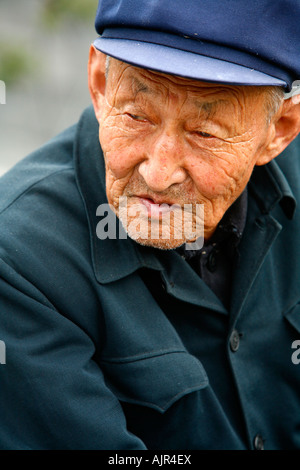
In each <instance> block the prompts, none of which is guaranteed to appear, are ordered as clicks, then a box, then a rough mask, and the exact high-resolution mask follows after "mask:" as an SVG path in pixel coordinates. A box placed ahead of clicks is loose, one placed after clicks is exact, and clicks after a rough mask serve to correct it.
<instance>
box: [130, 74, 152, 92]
mask: <svg viewBox="0 0 300 470" xmlns="http://www.w3.org/2000/svg"><path fill="white" fill-rule="evenodd" d="M132 90H133V92H134V94H135V95H137V94H138V93H141V92H142V93H149V94H151V95H154V94H156V92H155V90H153V89H152V88H149V87H148V86H147V85H146V83H143V82H141V81H140V80H139V79H138V78H136V77H132Z"/></svg>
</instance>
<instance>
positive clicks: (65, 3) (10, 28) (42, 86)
mask: <svg viewBox="0 0 300 470" xmlns="http://www.w3.org/2000/svg"><path fill="white" fill-rule="evenodd" d="M97 5H98V0H0V80H2V81H3V82H4V83H5V86H6V96H5V98H6V100H5V101H6V104H0V175H1V174H3V173H4V172H5V171H7V170H8V169H9V168H11V167H12V166H13V165H14V164H15V163H16V162H17V161H18V160H20V159H22V158H23V157H24V156H26V155H27V154H28V153H30V152H31V151H33V150H35V149H36V148H38V147H39V146H40V145H42V144H43V143H45V142H46V141H47V140H49V139H50V138H51V137H53V136H55V135H56V134H57V133H59V132H60V131H62V130H64V129H65V128H66V127H68V126H70V125H72V124H74V123H75V122H77V120H78V118H79V116H80V114H81V113H82V111H83V110H84V108H85V107H87V106H89V105H90V103H91V100H90V96H89V92H88V86H87V60H88V53H89V47H90V44H91V43H92V42H93V40H94V39H95V38H96V36H97V33H96V32H95V29H94V19H95V15H96V10H97ZM0 98H1V97H0ZM2 101H3V100H2ZM0 102H1V100H0Z"/></svg>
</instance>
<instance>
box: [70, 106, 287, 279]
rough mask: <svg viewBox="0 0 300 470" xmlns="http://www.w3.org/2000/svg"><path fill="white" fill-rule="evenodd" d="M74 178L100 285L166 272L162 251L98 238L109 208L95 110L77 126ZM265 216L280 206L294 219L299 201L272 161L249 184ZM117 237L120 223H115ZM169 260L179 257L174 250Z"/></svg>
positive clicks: (88, 110)
mask: <svg viewBox="0 0 300 470" xmlns="http://www.w3.org/2000/svg"><path fill="white" fill-rule="evenodd" d="M74 160H75V175H76V181H77V185H78V188H79V191H80V194H81V197H82V199H83V202H84V205H85V209H86V213H87V219H88V224H89V233H90V244H91V256H92V262H93V266H94V271H95V276H96V278H97V280H98V282H100V283H102V284H105V283H109V282H113V281H117V280H119V279H122V278H123V277H125V276H128V275H129V274H131V273H133V272H135V271H136V270H137V269H139V268H141V267H148V268H150V269H155V270H159V271H163V270H164V269H165V267H164V265H163V264H162V262H161V260H160V259H161V258H165V255H164V256H163V257H161V256H159V254H161V252H160V250H157V249H155V248H149V247H144V246H141V245H138V244H137V243H135V242H134V241H133V240H131V239H130V238H129V237H127V238H125V239H119V238H118V237H116V239H109V238H106V239H105V240H104V241H103V240H100V239H99V238H98V237H97V234H96V229H97V225H98V223H99V220H100V219H99V216H97V214H96V212H97V208H98V206H99V205H101V204H107V198H106V191H105V165H104V159H103V154H102V150H101V147H100V144H99V125H98V122H97V120H96V117H95V114H94V110H93V108H92V106H91V107H89V108H87V109H86V110H85V111H84V113H83V114H82V116H81V119H80V121H79V123H78V126H77V133H76V137H75V145H74ZM249 187H250V188H251V190H252V192H253V194H254V196H255V197H256V199H257V201H258V204H259V206H260V209H261V211H262V213H269V212H270V211H271V210H272V209H273V208H274V206H275V205H276V204H278V203H280V205H281V207H282V209H283V211H284V212H285V214H286V216H287V217H288V218H292V216H293V213H294V210H295V206H296V201H295V198H294V196H293V193H292V191H291V188H290V186H289V184H288V181H287V179H286V178H285V176H284V174H283V173H282V171H281V170H280V168H279V166H278V165H277V163H276V162H275V161H274V160H273V161H272V162H271V163H269V164H268V165H265V166H262V167H256V168H255V170H254V172H253V175H252V177H251V181H250V183H249ZM116 229H117V230H116V233H118V229H119V223H118V221H116ZM167 256H168V257H169V256H170V257H172V256H178V255H177V253H175V250H172V251H171V252H170V253H169V254H168V255H167Z"/></svg>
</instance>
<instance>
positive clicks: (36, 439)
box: [0, 260, 145, 450]
mask: <svg viewBox="0 0 300 470" xmlns="http://www.w3.org/2000/svg"><path fill="white" fill-rule="evenodd" d="M0 340H1V341H2V342H3V343H4V344H5V350H6V363H5V364H3V363H2V364H0V402H1V407H0V422H1V426H0V448H1V449H7V450H9V449H12V450H23V449H33V450H42V449H43V450H47V449H50V450H55V449H73V450H79V449H80V450H81V449H95V450H97V449H106V450H111V449H118V450H121V449H125V450H129V449H130V450H132V449H135V450H137V449H145V445H144V444H143V442H142V441H141V440H140V439H139V438H137V437H136V436H134V435H132V434H131V433H130V432H128V430H127V429H126V422H125V417H124V414H123V412H122V407H121V405H120V403H119V401H118V400H117V398H116V397H115V396H114V395H113V393H112V392H111V391H110V390H109V388H108V387H107V386H106V385H105V380H104V377H103V374H102V372H101V369H100V368H99V366H98V365H97V363H96V362H95V361H94V360H93V356H94V353H95V350H94V345H93V342H92V341H91V339H90V337H89V336H88V335H87V334H86V333H85V332H84V331H83V330H82V329H81V328H79V327H78V326H77V325H76V324H75V323H73V322H72V321H70V320H69V319H68V318H66V317H65V316H63V314H61V313H60V312H58V311H57V310H56V309H55V306H53V305H51V303H50V302H49V301H48V299H47V298H46V297H45V296H44V295H43V294H42V293H41V292H40V291H38V290H37V289H36V288H35V287H34V286H33V285H32V284H30V283H29V282H28V281H26V280H25V279H24V278H23V277H22V276H20V275H19V274H18V273H16V272H15V271H14V270H13V269H12V268H11V267H10V266H8V265H7V264H6V263H5V262H3V261H2V260H0ZM3 343H1V344H2V345H3ZM2 362H3V361H2Z"/></svg>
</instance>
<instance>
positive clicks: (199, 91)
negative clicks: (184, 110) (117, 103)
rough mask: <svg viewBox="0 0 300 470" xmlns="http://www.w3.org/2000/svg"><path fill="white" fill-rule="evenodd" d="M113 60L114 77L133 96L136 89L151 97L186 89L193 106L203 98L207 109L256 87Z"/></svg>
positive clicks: (209, 109)
mask: <svg viewBox="0 0 300 470" xmlns="http://www.w3.org/2000/svg"><path fill="white" fill-rule="evenodd" d="M113 60H114V66H115V67H116V68H117V70H116V72H117V76H116V80H118V81H121V82H123V83H124V82H125V83H126V84H127V87H128V90H130V91H131V92H132V93H133V94H134V95H135V96H137V95H138V94H139V93H141V94H144V95H150V96H153V97H154V96H158V95H160V94H164V93H167V94H170V93H175V94H176V93H184V94H187V93H189V94H190V95H191V96H192V97H193V103H194V104H195V106H201V107H203V101H202V98H205V106H206V107H207V111H211V110H212V109H213V108H214V107H216V106H217V105H218V104H219V103H220V102H221V103H223V104H224V103H225V102H226V101H228V103H229V102H230V101H231V99H230V98H232V97H237V96H239V95H245V94H246V95H247V94H253V91H254V92H256V91H257V88H258V87H251V86H250V87H249V86H248V87H246V86H234V85H223V84H219V83H213V82H212V83H210V82H203V81H200V80H192V79H189V78H184V77H178V76H175V75H168V74H165V73H160V72H156V71H152V70H148V69H143V68H140V67H136V66H133V65H130V64H126V63H124V62H121V61H119V60H116V59H113ZM125 89H126V88H125ZM197 98H198V100H197Z"/></svg>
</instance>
